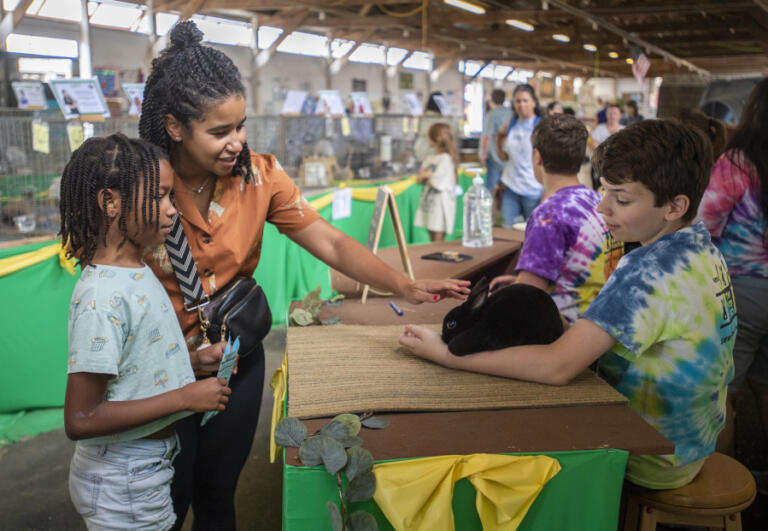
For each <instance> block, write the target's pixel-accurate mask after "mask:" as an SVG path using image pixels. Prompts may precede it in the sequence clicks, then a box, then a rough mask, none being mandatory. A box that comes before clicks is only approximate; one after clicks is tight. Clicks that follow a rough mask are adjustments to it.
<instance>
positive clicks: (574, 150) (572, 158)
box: [531, 114, 589, 175]
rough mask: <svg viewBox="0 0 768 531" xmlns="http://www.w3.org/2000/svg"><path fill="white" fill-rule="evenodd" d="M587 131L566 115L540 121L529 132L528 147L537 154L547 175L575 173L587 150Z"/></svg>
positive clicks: (572, 117) (579, 123)
mask: <svg viewBox="0 0 768 531" xmlns="http://www.w3.org/2000/svg"><path fill="white" fill-rule="evenodd" d="M588 137H589V133H587V128H586V127H584V124H582V123H581V122H580V121H579V120H578V119H576V118H575V117H574V116H571V115H568V114H558V115H555V116H549V117H546V118H542V119H541V120H540V121H539V123H538V124H536V127H535V128H534V130H533V134H532V135H531V143H532V144H533V147H534V149H538V150H539V153H541V160H542V162H543V164H544V169H545V170H546V171H547V172H548V173H556V174H561V175H573V174H576V173H579V169H580V168H581V164H582V163H583V162H584V154H585V152H586V150H587V138H588Z"/></svg>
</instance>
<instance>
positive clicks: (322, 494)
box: [283, 449, 629, 531]
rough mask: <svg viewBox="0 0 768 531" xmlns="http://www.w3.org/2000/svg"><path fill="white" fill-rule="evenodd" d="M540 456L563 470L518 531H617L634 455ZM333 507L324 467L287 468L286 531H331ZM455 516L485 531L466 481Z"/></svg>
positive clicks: (382, 521) (460, 526)
mask: <svg viewBox="0 0 768 531" xmlns="http://www.w3.org/2000/svg"><path fill="white" fill-rule="evenodd" d="M513 455H530V454H513ZM541 455H547V456H549V457H553V458H555V459H557V460H558V461H559V462H560V466H561V467H562V470H561V471H560V472H559V473H558V474H557V476H555V477H554V478H553V479H552V480H551V481H550V482H549V483H547V484H546V485H545V486H544V489H543V490H542V492H541V494H539V496H538V498H536V501H535V502H534V503H533V505H532V506H531V509H530V511H529V512H528V514H527V515H526V516H525V519H524V520H523V523H522V524H521V525H520V527H519V528H518V529H519V530H520V531H534V530H540V531H553V530H560V529H568V530H569V531H580V530H583V531H601V530H605V531H609V530H610V531H615V529H616V527H617V525H618V521H619V503H620V500H621V488H622V484H623V482H624V471H625V468H626V465H627V457H628V456H629V453H628V452H626V451H624V450H611V449H606V450H585V451H573V452H545V453H542V454H541ZM328 501H333V502H334V503H336V504H338V503H339V494H338V489H337V487H336V480H335V477H334V476H331V475H330V474H328V473H327V472H326V471H325V469H324V468H322V467H312V468H305V467H294V466H290V465H284V469H283V530H284V531H325V530H327V531H331V530H332V528H331V522H330V519H329V516H328V510H327V508H326V503H327V502H328ZM358 509H365V510H367V511H369V512H371V513H372V514H373V515H374V516H375V517H376V520H377V521H378V523H379V529H381V530H382V531H383V530H391V529H393V528H392V526H391V525H390V524H389V522H388V521H387V519H386V518H385V517H384V515H383V514H382V513H381V511H380V510H379V508H378V507H377V506H376V504H375V502H373V501H370V502H365V503H354V504H352V505H351V508H350V511H355V510H358ZM453 515H454V521H455V524H456V525H455V528H456V531H474V530H478V531H479V530H480V529H482V528H481V525H480V519H479V518H478V516H477V511H476V510H475V489H474V487H473V486H472V484H471V483H470V482H469V481H467V480H466V479H462V480H460V481H459V482H458V483H456V485H455V489H454V495H453ZM437 531H443V530H437Z"/></svg>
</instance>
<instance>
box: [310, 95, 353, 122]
mask: <svg viewBox="0 0 768 531" xmlns="http://www.w3.org/2000/svg"><path fill="white" fill-rule="evenodd" d="M317 96H318V97H319V98H320V100H319V101H318V102H317V109H315V114H325V115H326V116H328V115H330V116H343V115H346V114H347V113H346V111H345V110H344V102H343V101H342V100H341V94H339V91H338V90H318V91H317Z"/></svg>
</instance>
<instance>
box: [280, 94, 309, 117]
mask: <svg viewBox="0 0 768 531" xmlns="http://www.w3.org/2000/svg"><path fill="white" fill-rule="evenodd" d="M306 99H307V91H305V90H289V91H288V93H287V94H286V95H285V100H284V101H283V109H282V110H281V111H280V114H283V115H286V114H287V115H295V114H301V112H302V109H303V107H304V100H306Z"/></svg>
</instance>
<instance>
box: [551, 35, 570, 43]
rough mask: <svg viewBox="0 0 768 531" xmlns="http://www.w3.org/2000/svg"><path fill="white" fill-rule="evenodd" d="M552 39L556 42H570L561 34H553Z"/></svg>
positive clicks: (567, 37) (568, 38)
mask: <svg viewBox="0 0 768 531" xmlns="http://www.w3.org/2000/svg"><path fill="white" fill-rule="evenodd" d="M552 38H553V39H554V40H556V41H557V42H571V38H570V37H569V36H568V35H564V34H562V33H555V34H554V35H552Z"/></svg>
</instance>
